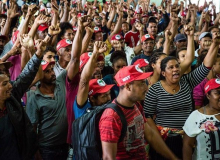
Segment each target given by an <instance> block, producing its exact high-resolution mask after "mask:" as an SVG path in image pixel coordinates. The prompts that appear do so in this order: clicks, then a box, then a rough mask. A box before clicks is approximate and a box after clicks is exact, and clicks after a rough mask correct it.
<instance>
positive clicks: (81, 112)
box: [73, 98, 92, 119]
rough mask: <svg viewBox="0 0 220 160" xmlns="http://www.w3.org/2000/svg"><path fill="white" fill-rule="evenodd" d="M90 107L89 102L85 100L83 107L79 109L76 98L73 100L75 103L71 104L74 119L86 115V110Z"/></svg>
mask: <svg viewBox="0 0 220 160" xmlns="http://www.w3.org/2000/svg"><path fill="white" fill-rule="evenodd" d="M91 107H92V105H91V104H90V102H89V100H87V102H86V103H85V105H84V106H82V107H81V108H80V107H79V105H78V104H77V102H76V98H75V101H74V103H73V112H74V116H75V119H77V118H79V117H81V116H82V115H84V114H85V113H86V110H87V108H91Z"/></svg>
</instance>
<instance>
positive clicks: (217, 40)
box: [212, 32, 220, 45]
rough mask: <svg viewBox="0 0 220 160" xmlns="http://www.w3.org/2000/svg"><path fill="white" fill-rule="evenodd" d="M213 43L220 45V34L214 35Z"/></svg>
mask: <svg viewBox="0 0 220 160" xmlns="http://www.w3.org/2000/svg"><path fill="white" fill-rule="evenodd" d="M212 41H213V42H214V43H215V44H216V45H219V44H220V33H217V32H215V33H213V34H212Z"/></svg>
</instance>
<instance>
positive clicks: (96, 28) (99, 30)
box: [94, 27, 102, 33]
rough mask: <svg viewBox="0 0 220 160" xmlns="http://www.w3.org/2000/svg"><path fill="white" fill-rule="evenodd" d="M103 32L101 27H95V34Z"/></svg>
mask: <svg viewBox="0 0 220 160" xmlns="http://www.w3.org/2000/svg"><path fill="white" fill-rule="evenodd" d="M98 32H102V29H101V28H100V27H94V33H98Z"/></svg>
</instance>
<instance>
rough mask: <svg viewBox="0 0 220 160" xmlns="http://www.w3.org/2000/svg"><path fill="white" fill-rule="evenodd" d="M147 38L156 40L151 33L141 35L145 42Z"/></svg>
mask: <svg viewBox="0 0 220 160" xmlns="http://www.w3.org/2000/svg"><path fill="white" fill-rule="evenodd" d="M147 39H153V40H154V37H153V36H152V35H150V34H145V35H144V36H142V37H141V42H144V41H146V40H147Z"/></svg>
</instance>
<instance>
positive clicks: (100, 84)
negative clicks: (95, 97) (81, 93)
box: [97, 79, 106, 86]
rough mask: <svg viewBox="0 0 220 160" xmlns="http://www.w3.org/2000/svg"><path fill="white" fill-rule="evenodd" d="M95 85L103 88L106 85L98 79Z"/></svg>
mask: <svg viewBox="0 0 220 160" xmlns="http://www.w3.org/2000/svg"><path fill="white" fill-rule="evenodd" d="M97 83H98V85H99V86H105V85H106V84H105V82H104V81H103V80H102V79H98V80H97Z"/></svg>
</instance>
